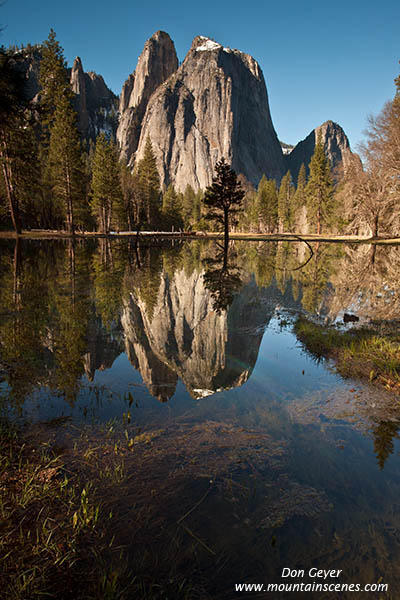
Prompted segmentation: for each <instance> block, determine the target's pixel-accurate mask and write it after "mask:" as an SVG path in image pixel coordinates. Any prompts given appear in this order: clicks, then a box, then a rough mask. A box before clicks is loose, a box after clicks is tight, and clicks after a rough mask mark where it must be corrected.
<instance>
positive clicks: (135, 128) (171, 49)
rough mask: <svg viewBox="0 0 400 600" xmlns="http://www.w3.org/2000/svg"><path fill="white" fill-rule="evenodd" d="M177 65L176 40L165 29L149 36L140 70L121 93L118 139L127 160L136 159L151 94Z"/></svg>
mask: <svg viewBox="0 0 400 600" xmlns="http://www.w3.org/2000/svg"><path fill="white" fill-rule="evenodd" d="M177 68H178V58H177V56H176V51H175V46H174V43H173V41H172V40H171V38H170V37H169V35H168V34H167V33H165V32H164V31H157V32H156V33H155V34H154V35H152V36H151V38H150V39H149V40H147V42H146V44H145V46H144V48H143V51H142V53H141V55H140V56H139V59H138V62H137V66H136V70H135V71H134V73H132V74H131V75H129V77H128V79H127V80H126V81H125V83H124V86H123V88H122V92H121V96H120V104H119V112H120V121H119V126H118V130H117V141H118V144H119V147H120V150H121V158H123V159H125V160H126V161H127V162H132V160H133V158H134V153H135V151H136V149H137V146H138V142H139V137H140V132H141V125H142V119H143V117H144V114H145V111H146V107H147V103H148V101H149V98H150V96H151V94H152V93H153V92H154V91H155V90H156V89H157V88H158V87H159V85H161V84H162V83H163V82H164V81H165V80H166V79H168V77H169V76H170V75H171V74H172V73H174V72H175V71H176V69H177Z"/></svg>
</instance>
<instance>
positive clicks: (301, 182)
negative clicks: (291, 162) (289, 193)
mask: <svg viewBox="0 0 400 600" xmlns="http://www.w3.org/2000/svg"><path fill="white" fill-rule="evenodd" d="M306 185H307V176H306V168H305V166H304V163H301V167H300V170H299V174H298V176H297V187H296V192H295V195H294V207H295V210H296V211H297V210H299V209H300V208H302V207H303V206H305V205H306Z"/></svg>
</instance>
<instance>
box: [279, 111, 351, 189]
mask: <svg viewBox="0 0 400 600" xmlns="http://www.w3.org/2000/svg"><path fill="white" fill-rule="evenodd" d="M319 136H321V142H322V144H323V145H324V149H325V153H326V155H327V157H328V158H329V162H330V164H331V169H332V174H333V177H334V179H335V180H338V179H340V177H341V176H342V174H343V173H345V172H346V169H348V168H349V167H350V165H351V164H353V163H354V162H355V163H357V164H358V165H359V166H360V167H361V161H360V159H359V156H358V155H357V154H354V153H353V152H352V151H351V150H350V144H349V140H348V137H347V135H346V134H345V132H344V131H343V129H342V128H341V127H340V125H338V124H337V123H334V122H333V121H326V122H325V123H323V124H322V125H320V126H319V127H317V128H316V129H314V130H313V131H312V132H311V133H310V134H309V135H308V136H307V137H306V138H305V139H304V140H302V141H301V142H299V143H298V144H297V145H296V146H295V148H294V149H293V150H292V151H291V153H290V154H288V155H287V156H285V159H286V164H287V169H288V170H289V171H290V172H291V174H292V177H293V180H294V182H295V183H296V182H297V177H298V174H299V170H300V167H301V164H302V163H304V165H305V167H306V171H307V175H308V171H309V168H308V167H309V164H310V160H311V157H312V155H313V154H314V149H315V145H316V143H317V140H318V137H319Z"/></svg>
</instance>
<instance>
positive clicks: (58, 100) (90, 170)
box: [0, 30, 400, 235]
mask: <svg viewBox="0 0 400 600" xmlns="http://www.w3.org/2000/svg"><path fill="white" fill-rule="evenodd" d="M29 52H32V48H31V47H27V48H22V49H15V48H10V49H8V50H7V49H5V48H1V49H0V72H1V78H0V92H1V100H0V162H1V180H0V226H1V228H3V229H9V228H10V227H12V228H13V229H14V230H15V231H16V232H21V231H22V230H23V229H55V230H62V229H63V230H66V231H67V232H69V233H73V232H75V231H98V232H101V233H108V232H110V231H126V230H130V231H132V230H137V229H146V228H151V229H155V230H162V231H165V230H169V231H170V230H185V231H190V230H194V231H195V230H205V231H207V230H210V229H213V228H215V225H210V222H209V220H208V219H207V212H208V208H207V206H206V205H205V204H204V202H203V198H204V191H198V192H195V190H193V188H191V187H190V186H187V187H186V189H185V191H184V192H183V193H182V192H180V191H177V190H175V189H174V187H173V185H172V184H171V185H169V186H168V187H167V189H162V186H161V183H160V177H159V174H158V170H157V164H156V159H155V155H154V151H153V148H152V144H151V140H150V138H148V139H147V141H146V145H145V151H144V155H143V158H142V159H141V160H139V161H137V163H136V164H135V166H134V169H133V170H132V169H131V168H130V167H128V165H127V164H125V163H124V162H122V161H120V160H119V150H118V147H117V145H116V143H115V140H114V139H112V136H110V135H106V133H105V132H100V133H99V135H98V137H97V139H96V141H95V143H93V142H91V141H88V140H82V139H81V136H80V134H79V131H78V128H77V121H78V119H77V113H76V112H75V110H74V108H73V98H74V94H73V91H72V88H71V84H70V81H69V77H68V71H67V65H66V61H65V58H64V55H63V49H62V48H61V46H60V44H59V42H58V41H57V39H56V36H55V33H54V31H53V30H51V31H50V34H49V37H48V39H47V40H46V41H45V42H43V44H42V45H41V47H40V54H41V60H40V73H39V86H40V94H39V100H38V101H34V102H32V101H28V100H27V99H26V96H25V79H24V75H23V73H22V72H21V68H20V67H19V65H20V64H21V62H23V60H25V59H26V57H27V55H29ZM399 139H400V78H397V79H396V95H395V98H394V100H393V101H391V102H388V103H387V105H386V106H385V107H384V109H383V111H382V112H381V114H380V115H378V117H376V118H371V119H370V123H369V128H368V130H367V142H366V144H365V145H364V148H363V154H364V158H365V164H364V168H361V167H360V165H359V163H357V162H356V161H355V163H354V165H350V166H348V168H347V169H346V171H345V173H344V174H342V177H341V178H339V179H338V178H335V179H336V181H334V179H333V176H332V172H331V168H330V163H329V160H328V158H327V156H326V153H325V151H324V147H323V143H322V141H321V139H317V142H316V145H315V151H314V154H313V156H312V158H311V161H310V164H309V165H308V176H307V171H306V166H305V165H304V164H303V165H302V166H301V168H300V171H299V175H298V178H297V181H293V178H292V176H291V173H290V172H289V171H288V172H287V173H286V174H285V175H284V177H283V178H282V180H281V181H280V182H277V181H276V180H274V179H268V178H267V177H266V176H265V175H264V176H263V177H262V178H261V180H260V182H259V184H258V186H257V188H256V189H255V188H254V187H253V186H252V185H251V184H249V183H248V182H247V181H245V180H244V178H243V186H244V189H245V191H246V193H245V196H244V199H243V206H242V208H243V210H242V211H241V213H240V215H239V219H238V223H237V226H236V227H237V230H238V231H244V232H257V233H278V232H297V233H307V232H310V233H317V234H320V233H332V232H333V233H339V232H340V233H366V234H372V235H379V234H380V233H382V232H383V233H395V232H396V230H397V226H398V221H399V215H398V210H397V204H398V200H399V181H398V179H399V173H400V141H399Z"/></svg>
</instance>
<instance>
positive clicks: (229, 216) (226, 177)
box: [203, 158, 244, 246]
mask: <svg viewBox="0 0 400 600" xmlns="http://www.w3.org/2000/svg"><path fill="white" fill-rule="evenodd" d="M215 172H216V173H215V176H214V177H213V182H212V184H211V185H210V186H208V187H207V188H206V190H205V194H204V200H203V203H204V204H205V206H206V207H207V208H208V209H209V210H208V213H207V215H206V219H207V220H212V221H215V222H217V223H219V224H221V225H222V226H223V229H224V239H225V246H227V244H228V240H229V228H230V226H231V225H236V218H235V215H237V213H238V212H239V211H240V210H241V207H242V201H243V197H244V191H243V189H242V187H241V185H240V183H239V182H238V179H237V175H236V173H235V171H233V169H231V167H230V165H228V163H226V162H225V159H224V158H221V160H220V161H218V162H217V164H216V166H215Z"/></svg>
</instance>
